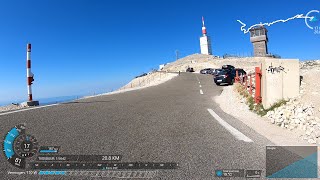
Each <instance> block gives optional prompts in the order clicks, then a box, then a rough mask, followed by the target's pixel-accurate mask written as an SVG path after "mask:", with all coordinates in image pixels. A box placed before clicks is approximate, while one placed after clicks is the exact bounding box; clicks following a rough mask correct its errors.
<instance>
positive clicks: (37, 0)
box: [0, 0, 320, 104]
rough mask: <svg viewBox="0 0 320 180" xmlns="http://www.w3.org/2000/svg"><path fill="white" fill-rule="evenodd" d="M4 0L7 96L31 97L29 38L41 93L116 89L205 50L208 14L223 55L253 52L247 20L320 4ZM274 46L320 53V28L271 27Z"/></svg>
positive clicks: (0, 10) (301, 54)
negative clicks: (203, 34)
mask: <svg viewBox="0 0 320 180" xmlns="http://www.w3.org/2000/svg"><path fill="white" fill-rule="evenodd" d="M265 2H267V3H266V4H265V6H263V5H261V4H260V3H259V1H253V0H244V1H238V0H233V1H231V0H230V1H214V0H202V1H196V0H192V1H191V0H190V1H189V0H77V1H75V0H73V1H71V0H46V1H43V0H28V1H22V0H21V1H18V0H10V1H0V23H1V26H0V27H1V28H0V40H1V41H0V55H1V56H0V57H1V60H0V61H1V66H0V76H1V77H2V78H1V81H2V82H1V88H0V104H1V103H7V102H16V101H21V100H25V99H26V98H27V95H26V94H27V88H26V77H25V76H26V67H25V66H26V44H27V43H28V42H30V43H32V71H33V73H34V74H35V82H34V85H33V94H34V97H35V99H37V98H44V97H55V96H65V95H77V94H88V93H93V92H104V91H110V90H111V89H116V88H118V87H120V86H121V85H123V84H126V83H127V82H129V81H130V79H132V78H133V77H134V76H136V75H138V74H141V73H142V72H148V71H150V70H151V69H152V68H157V67H158V65H159V64H163V63H166V62H170V61H172V60H174V58H175V50H179V52H180V56H186V55H190V54H193V53H199V51H200V50H199V49H200V48H199V37H200V36H201V16H204V17H205V20H206V26H207V31H208V34H209V35H210V36H211V38H212V49H213V52H214V54H215V55H219V56H222V55H223V54H225V53H229V54H250V53H251V52H252V45H251V43H250V41H249V36H248V34H246V35H244V34H243V33H242V32H241V31H240V24H239V23H238V22H237V21H236V20H237V19H240V20H241V21H243V22H244V23H246V24H247V25H252V24H256V23H259V22H271V21H273V20H276V19H279V18H288V17H292V16H294V15H296V14H306V13H307V12H309V11H310V10H313V9H317V10H319V9H320V1H316V0H282V1H279V0H268V1H265ZM268 30H269V40H270V42H269V50H270V52H272V53H276V54H280V55H281V56H282V57H284V58H299V59H302V60H305V59H320V53H319V52H320V51H319V45H320V35H315V34H314V33H313V31H312V30H311V29H308V28H307V27H306V25H305V23H304V20H303V19H299V20H294V21H290V22H288V23H285V24H276V25H274V26H272V27H269V28H268Z"/></svg>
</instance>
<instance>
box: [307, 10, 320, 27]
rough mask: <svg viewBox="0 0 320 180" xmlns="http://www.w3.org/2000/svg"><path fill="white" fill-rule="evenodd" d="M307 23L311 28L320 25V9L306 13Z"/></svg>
mask: <svg viewBox="0 0 320 180" xmlns="http://www.w3.org/2000/svg"><path fill="white" fill-rule="evenodd" d="M305 23H306V25H307V26H308V28H310V29H313V28H314V27H316V26H320V12H319V11H318V10H312V11H309V12H308V13H307V14H306V18H305Z"/></svg>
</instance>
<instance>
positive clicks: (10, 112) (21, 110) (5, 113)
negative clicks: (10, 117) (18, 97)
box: [0, 104, 59, 116]
mask: <svg viewBox="0 0 320 180" xmlns="http://www.w3.org/2000/svg"><path fill="white" fill-rule="evenodd" d="M56 105H59V104H49V105H45V106H38V107H33V108H26V109H19V110H16V111H9V112H4V113H0V116H3V115H7V114H13V113H17V112H23V111H29V110H33V109H40V108H45V107H50V106H56Z"/></svg>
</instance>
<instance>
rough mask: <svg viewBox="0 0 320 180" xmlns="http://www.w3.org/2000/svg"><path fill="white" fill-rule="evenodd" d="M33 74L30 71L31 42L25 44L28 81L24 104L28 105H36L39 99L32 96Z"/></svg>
mask: <svg viewBox="0 0 320 180" xmlns="http://www.w3.org/2000/svg"><path fill="white" fill-rule="evenodd" d="M33 76H34V74H33V73H32V72H31V44H27V83H28V101H27V102H26V104H27V105H28V106H38V105H39V101H33V98H32V88H31V86H32V82H33V81H34V79H33Z"/></svg>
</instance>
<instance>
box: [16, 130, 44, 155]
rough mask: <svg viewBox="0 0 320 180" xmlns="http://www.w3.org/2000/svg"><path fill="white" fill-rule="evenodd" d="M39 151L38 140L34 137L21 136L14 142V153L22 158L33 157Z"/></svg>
mask: <svg viewBox="0 0 320 180" xmlns="http://www.w3.org/2000/svg"><path fill="white" fill-rule="evenodd" d="M38 149H39V146H38V142H37V139H36V138H35V137H34V136H32V135H26V134H23V135H20V136H18V137H17V139H16V140H15V142H14V151H15V153H16V154H17V155H18V156H20V157H26V158H28V157H32V156H33V155H35V154H36V153H37V151H38Z"/></svg>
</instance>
